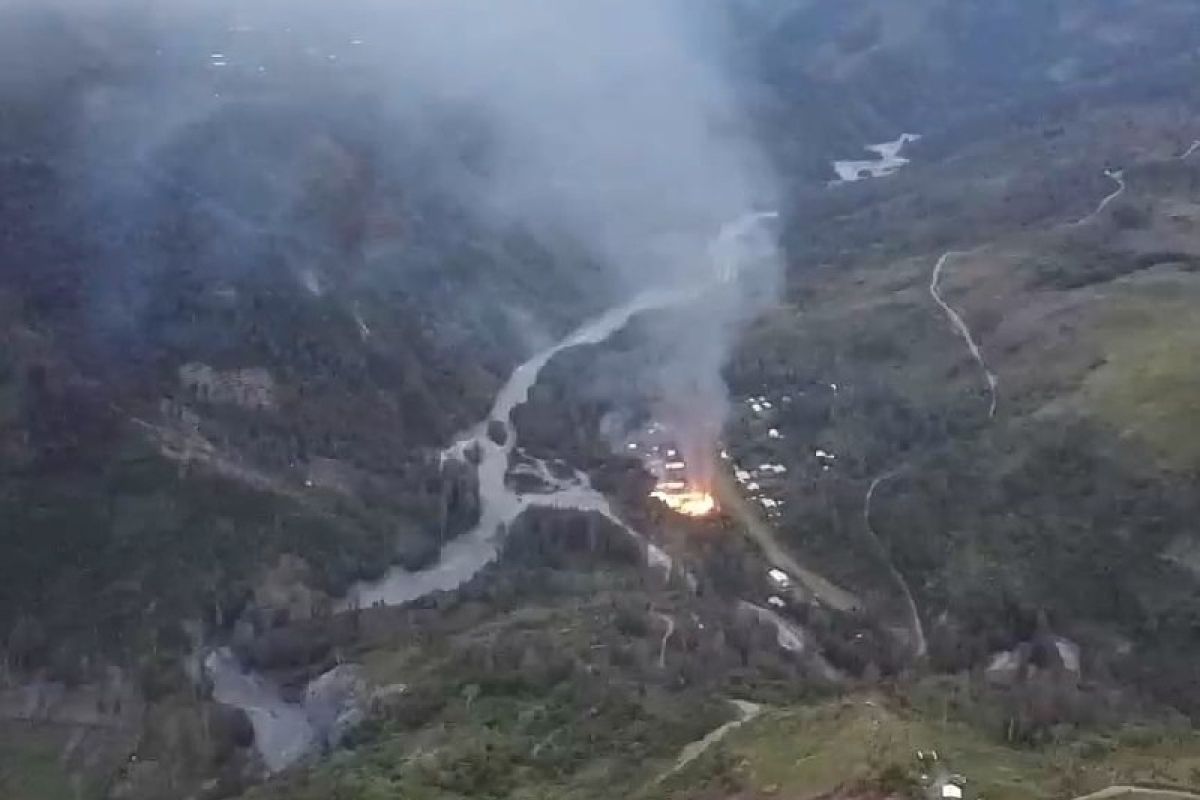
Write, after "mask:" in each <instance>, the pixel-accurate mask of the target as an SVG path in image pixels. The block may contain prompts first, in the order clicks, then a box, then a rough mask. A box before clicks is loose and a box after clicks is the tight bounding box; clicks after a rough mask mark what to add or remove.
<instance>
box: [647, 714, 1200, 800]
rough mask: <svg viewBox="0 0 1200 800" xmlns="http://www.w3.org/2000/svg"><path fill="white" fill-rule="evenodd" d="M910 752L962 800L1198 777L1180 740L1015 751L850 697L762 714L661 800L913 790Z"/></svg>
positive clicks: (1185, 741)
mask: <svg viewBox="0 0 1200 800" xmlns="http://www.w3.org/2000/svg"><path fill="white" fill-rule="evenodd" d="M918 750H926V751H928V750H936V751H937V752H938V755H939V757H940V760H939V764H940V765H941V766H942V767H943V768H945V769H946V770H948V771H949V772H950V773H952V774H953V773H957V774H960V775H963V776H965V777H966V778H967V786H968V788H969V792H968V796H971V797H986V798H988V799H989V800H1039V799H1044V800H1057V799H1058V798H1072V797H1077V796H1079V795H1083V794H1086V793H1088V792H1093V791H1097V790H1100V789H1103V788H1105V787H1108V786H1112V785H1115V784H1135V785H1153V786H1174V787H1180V788H1186V787H1188V786H1195V785H1196V784H1197V778H1198V777H1200V737H1197V736H1196V735H1194V734H1190V733H1189V734H1169V733H1166V732H1147V731H1137V732H1135V733H1127V734H1125V735H1123V736H1122V737H1121V738H1120V739H1108V738H1104V737H1099V736H1097V737H1093V738H1089V739H1087V740H1081V741H1073V742H1067V743H1064V744H1062V745H1059V746H1055V747H1051V748H1048V749H1045V750H1028V749H1017V748H1011V747H1007V746H1005V745H1004V744H1003V743H1001V742H999V741H998V740H995V739H992V738H990V737H988V736H985V735H984V734H982V733H981V732H980V731H978V730H976V729H974V728H972V727H970V726H968V725H964V724H962V723H954V722H947V723H944V724H943V723H939V722H937V721H931V720H928V719H920V718H916V717H914V716H910V715H908V714H907V713H905V712H902V711H899V710H897V709H895V708H893V707H891V706H889V704H888V703H887V701H885V700H883V699H881V698H878V697H875V696H862V695H859V696H855V697H851V698H847V699H845V700H841V701H837V702H832V703H828V704H825V705H820V706H813V707H803V708H792V709H780V710H774V711H769V712H766V713H764V714H763V716H762V717H760V718H759V719H758V720H756V721H755V722H753V723H750V724H748V725H746V726H745V727H744V728H742V729H740V730H738V731H736V732H734V733H732V734H731V735H730V736H729V737H728V739H727V740H726V742H725V744H724V745H723V746H722V747H720V748H717V749H716V750H715V751H714V752H712V753H710V754H708V755H706V756H705V757H703V758H701V759H699V760H698V762H697V763H696V764H695V765H693V766H692V767H689V768H688V769H687V770H685V771H684V773H683V774H682V775H680V776H679V777H678V778H677V779H674V780H672V782H671V783H670V785H669V789H670V791H671V794H670V796H672V797H679V798H682V797H692V796H695V794H696V793H697V792H703V791H704V788H703V787H705V786H708V785H709V784H712V783H714V782H717V781H726V782H727V781H729V780H731V778H732V780H733V781H735V782H736V783H737V784H738V785H740V787H742V789H743V790H744V791H747V792H750V793H758V792H761V793H764V794H771V795H777V796H780V797H787V798H794V799H795V800H802V799H803V798H816V797H821V796H823V795H826V794H828V793H831V792H833V791H834V790H837V789H839V788H844V787H853V786H868V785H872V784H874V783H877V782H878V781H879V780H880V779H881V777H883V778H884V779H886V776H887V775H891V776H898V775H907V776H909V777H911V778H915V779H917V780H919V776H920V770H921V768H920V766H919V764H918V762H917V760H916V752H917V751H918ZM728 771H732V773H733V775H732V776H730V775H729V774H726V773H727V772H728ZM1134 796H1136V795H1134Z"/></svg>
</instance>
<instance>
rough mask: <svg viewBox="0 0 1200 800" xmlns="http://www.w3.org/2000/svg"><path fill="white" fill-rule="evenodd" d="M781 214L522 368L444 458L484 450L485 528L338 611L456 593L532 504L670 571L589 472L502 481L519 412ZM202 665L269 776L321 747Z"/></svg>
mask: <svg viewBox="0 0 1200 800" xmlns="http://www.w3.org/2000/svg"><path fill="white" fill-rule="evenodd" d="M775 216H777V215H776V213H775V212H758V213H751V214H746V215H743V216H742V217H739V218H738V219H736V220H734V221H733V222H730V223H728V224H727V225H725V226H723V227H722V229H721V231H720V232H719V233H718V235H717V237H716V238H715V240H714V242H713V245H712V248H711V253H712V264H711V270H710V272H709V274H708V275H707V276H705V277H706V279H704V280H698V281H697V282H696V283H695V285H693V286H687V287H682V288H676V289H661V288H659V289H649V290H646V291H644V292H642V293H640V294H638V295H636V296H635V297H633V298H632V299H631V300H629V301H628V302H626V303H624V304H622V305H620V306H617V307H615V308H612V309H610V310H608V311H606V312H604V313H603V314H600V315H598V316H596V317H594V318H592V319H591V320H588V321H587V322H585V323H584V324H583V325H581V326H580V327H578V328H576V329H575V330H574V331H572V332H571V333H570V334H568V335H567V336H566V337H564V338H563V339H562V340H560V341H559V342H558V343H556V344H554V345H553V346H552V347H549V348H547V349H545V350H542V351H541V352H539V353H536V354H535V355H533V356H532V357H531V358H529V359H528V360H526V361H525V362H523V363H522V364H520V365H518V366H517V367H516V368H515V369H514V370H513V372H512V374H511V375H510V376H509V378H508V381H507V382H505V384H504V386H503V387H501V389H500V391H499V392H498V393H497V395H496V399H495V401H494V402H493V404H492V407H491V409H490V411H489V412H488V415H487V417H486V418H485V419H483V420H482V421H481V422H480V423H479V424H478V425H476V426H475V427H474V428H472V429H471V431H470V432H469V433H467V434H466V435H464V436H462V437H460V438H459V439H458V440H457V441H456V442H454V443H453V444H452V445H451V446H450V447H448V448H446V450H445V451H443V453H442V458H443V461H444V460H446V459H462V458H464V457H465V454H466V452H467V451H468V450H471V449H476V450H477V451H478V454H479V464H478V476H479V502H480V516H479V522H478V524H476V525H475V527H474V528H473V529H472V530H471V531H469V532H468V533H466V534H464V535H462V536H459V537H457V538H455V539H453V540H452V541H450V542H448V543H447V544H446V545H445V546H444V547H443V548H442V551H441V554H440V557H439V558H438V561H437V563H435V564H433V565H431V566H429V567H427V568H425V569H421V570H417V571H409V570H406V569H403V568H402V567H393V568H391V569H390V570H388V572H387V573H386V574H385V575H384V576H383V578H381V579H380V580H378V581H373V582H363V583H359V584H356V585H355V586H354V587H353V588H352V589H351V591H350V592H349V593H348V594H347V596H346V597H345V598H344V599H343V600H342V601H341V602H340V603H339V604H338V607H337V608H338V610H339V611H348V610H351V609H354V608H366V607H369V606H374V605H386V606H392V605H402V604H404V603H408V602H411V601H413V600H416V599H418V598H421V597H424V596H426V595H428V594H431V593H433V592H438V591H449V590H452V589H456V588H458V587H459V586H461V585H462V584H464V583H466V582H467V581H468V580H470V579H471V578H472V577H473V576H474V575H476V574H477V573H478V572H479V571H480V570H481V569H483V568H484V567H485V566H486V565H487V564H489V563H491V562H492V561H493V560H494V559H495V558H496V556H497V554H498V552H499V546H500V542H501V539H502V537H503V534H504V531H505V529H506V528H507V526H508V525H510V524H511V523H512V522H513V520H515V519H516V518H517V517H518V516H519V515H520V514H521V512H522V511H524V510H525V509H526V508H529V507H530V506H545V507H550V508H561V509H570V510H573V511H595V512H598V513H601V514H603V515H604V516H606V517H608V518H609V519H611V520H613V521H614V522H615V523H616V524H618V525H620V526H621V527H622V528H623V529H624V530H626V531H627V532H628V533H629V534H630V535H631V536H634V537H636V538H637V539H638V541H640V542H642V543H643V546H644V547H645V556H646V563H647V564H648V565H649V566H651V567H653V568H656V569H660V570H663V571H665V572H669V571H670V570H671V569H672V566H673V564H672V560H671V558H670V556H669V555H667V554H666V553H665V552H664V551H663V550H661V549H660V548H658V547H657V546H655V545H654V544H652V543H651V542H649V541H647V540H646V539H645V538H644V537H642V536H641V535H640V534H638V533H637V532H635V531H634V530H633V529H631V528H630V527H629V526H628V525H626V524H625V523H624V522H623V521H622V520H621V519H620V518H619V517H618V516H617V514H616V512H615V511H613V509H612V506H611V505H610V504H609V502H608V498H606V497H605V496H604V495H603V494H601V493H600V492H598V491H596V490H595V489H594V488H592V486H591V483H590V482H589V480H588V477H587V476H586V475H584V474H582V473H576V474H575V475H574V476H573V477H571V478H568V479H565V480H555V481H554V483H553V484H552V485H551V490H550V491H549V492H547V493H545V494H533V495H526V494H520V493H518V492H516V491H515V490H514V489H513V488H512V487H510V486H509V485H508V482H507V481H506V480H505V477H506V475H507V473H508V467H509V455H510V454H511V453H512V451H513V449H514V448H515V447H516V444H517V437H516V431H515V429H514V428H513V425H512V412H513V409H515V408H516V407H517V406H519V405H521V404H522V403H524V402H525V401H526V400H527V399H528V397H529V390H530V389H531V388H532V387H533V386H534V384H536V383H537V380H538V376H539V375H540V374H541V371H542V369H543V368H544V367H545V366H546V364H548V363H549V362H550V360H551V359H552V358H554V356H555V355H557V354H558V353H561V352H562V351H564V350H567V349H569V348H572V347H579V346H582V345H589V344H599V343H601V342H603V341H605V340H607V339H608V338H609V337H611V336H612V335H613V334H615V333H617V332H618V331H620V330H621V329H622V328H624V327H625V326H626V325H627V324H628V323H629V321H630V320H631V319H632V318H633V317H634V316H636V315H637V314H640V313H643V312H646V311H653V310H658V309H663V308H669V307H672V306H678V305H683V304H686V303H689V302H694V301H696V300H698V299H699V298H700V297H701V296H702V295H704V294H705V293H706V292H708V291H711V290H713V289H715V288H719V287H720V286H721V284H723V283H728V282H730V281H733V280H735V279H736V278H737V277H738V273H739V271H740V268H741V266H742V263H741V262H742V261H743V259H739V251H740V248H739V246H738V245H739V241H740V240H741V239H742V238H743V237H745V236H747V235H749V234H751V233H752V232H753V231H754V230H755V229H756V228H757V226H758V224H759V223H761V222H762V221H763V220H765V219H769V218H774V217H775ZM491 422H499V423H500V424H501V425H502V426H503V427H504V431H505V436H504V437H503V443H497V442H496V441H495V440H494V439H493V438H492V437H490V436H489V435H488V427H489V423H491ZM539 466H542V467H544V465H539ZM539 472H541V473H542V474H545V475H550V474H551V473H550V471H549V470H547V469H539ZM204 666H205V672H206V673H207V674H208V676H209V679H210V680H211V681H212V683H213V697H214V699H216V700H217V701H218V702H221V703H224V704H226V705H230V706H233V707H235V708H240V709H242V710H243V711H245V712H246V714H247V715H248V716H249V718H250V722H251V724H252V725H253V726H254V736H255V743H256V747H257V749H258V751H259V753H260V754H261V755H262V758H263V762H264V763H265V764H266V767H267V769H268V771H270V772H278V771H279V770H281V769H284V768H286V767H288V766H290V765H291V764H293V763H295V762H296V761H297V760H299V759H300V758H302V757H304V756H305V755H307V754H308V753H311V752H313V750H314V749H315V748H316V747H317V746H318V744H319V743H320V741H321V736H320V735H319V732H318V731H316V730H315V728H314V725H313V723H312V720H311V719H310V716H309V714H308V713H307V712H306V710H305V709H304V707H303V706H301V705H299V704H295V703H289V702H287V701H285V700H284V699H283V697H282V695H281V693H280V691H279V688H278V687H277V686H275V685H274V683H273V682H272V681H271V680H270V679H269V678H267V677H266V676H263V675H259V674H256V673H253V672H247V671H244V670H242V668H241V666H240V665H239V664H238V662H237V659H236V658H234V656H233V655H232V654H231V653H230V652H229V651H228V650H225V649H221V650H215V651H213V652H211V653H209V654H208V656H207V657H206V659H205V661H204Z"/></svg>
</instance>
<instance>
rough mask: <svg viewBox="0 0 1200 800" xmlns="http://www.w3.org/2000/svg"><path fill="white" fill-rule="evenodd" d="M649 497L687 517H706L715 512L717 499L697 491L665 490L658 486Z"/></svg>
mask: <svg viewBox="0 0 1200 800" xmlns="http://www.w3.org/2000/svg"><path fill="white" fill-rule="evenodd" d="M650 496H651V497H653V498H655V499H657V500H661V501H663V502H664V503H666V504H667V506H668V507H669V508H670V509H671V510H672V511H675V512H677V513H679V514H684V515H686V516H689V517H707V516H708V515H709V514H711V513H713V512H714V511H716V510H717V499H716V498H715V497H713V496H712V495H711V494H709V493H708V492H705V491H701V490H698V489H693V490H690V491H689V490H679V489H675V488H670V489H667V488H664V487H663V486H662V484H659V486H658V488H656V489H655V490H654V491H653V492H651V493H650Z"/></svg>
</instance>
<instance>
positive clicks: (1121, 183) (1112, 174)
mask: <svg viewBox="0 0 1200 800" xmlns="http://www.w3.org/2000/svg"><path fill="white" fill-rule="evenodd" d="M1188 155H1191V153H1188ZM1184 158H1187V155H1185V156H1184ZM1104 174H1105V176H1106V177H1108V178H1109V179H1110V180H1113V181H1116V183H1117V189H1116V191H1114V192H1113V193H1112V194H1110V195H1108V196H1107V197H1105V198H1104V199H1103V200H1101V201H1100V205H1098V206H1096V210H1095V211H1093V212H1092V213H1090V214H1088V215H1087V216H1086V217H1084V218H1083V219H1081V220H1078V221H1077V222H1075V223H1074V225H1075V227H1079V226H1081V225H1087V224H1088V223H1089V222H1091V221H1092V220H1094V219H1095V218H1096V217H1098V216H1100V214H1101V213H1102V212H1103V211H1104V209H1106V208H1108V204H1109V203H1111V202H1112V201H1113V200H1116V199H1117V198H1118V197H1120V196H1121V195H1122V194H1123V193H1124V191H1125V173H1124V172H1122V171H1121V170H1119V169H1117V170H1111V169H1108V170H1105V171H1104Z"/></svg>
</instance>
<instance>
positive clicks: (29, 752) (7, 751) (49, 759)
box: [0, 723, 77, 800]
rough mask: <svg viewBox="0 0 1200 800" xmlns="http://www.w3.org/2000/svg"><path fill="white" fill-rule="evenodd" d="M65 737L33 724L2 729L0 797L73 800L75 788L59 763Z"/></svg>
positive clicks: (11, 725)
mask: <svg viewBox="0 0 1200 800" xmlns="http://www.w3.org/2000/svg"><path fill="white" fill-rule="evenodd" d="M62 746H63V741H62V735H61V734H60V733H59V732H57V731H54V730H50V729H39V728H37V727H35V726H31V725H22V724H11V723H10V724H5V725H4V726H3V727H0V797H3V798H5V800H73V798H75V797H76V796H77V795H76V791H75V787H73V786H72V784H71V780H70V778H69V776H68V773H67V771H66V770H64V769H63V768H62V765H61V764H60V763H59V753H60V751H61V749H62Z"/></svg>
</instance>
